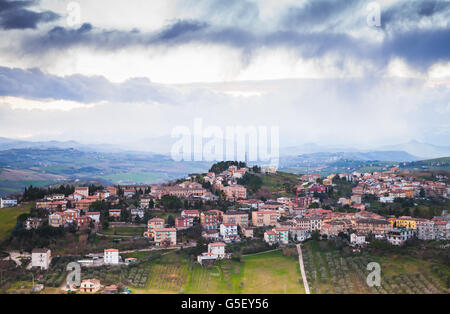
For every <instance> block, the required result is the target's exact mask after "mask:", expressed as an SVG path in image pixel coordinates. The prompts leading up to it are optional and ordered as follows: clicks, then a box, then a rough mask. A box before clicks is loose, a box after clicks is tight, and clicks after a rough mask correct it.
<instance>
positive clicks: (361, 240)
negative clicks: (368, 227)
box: [350, 233, 366, 245]
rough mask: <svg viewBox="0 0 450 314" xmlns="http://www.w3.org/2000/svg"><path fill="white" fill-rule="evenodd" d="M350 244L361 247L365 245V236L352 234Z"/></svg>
mask: <svg viewBox="0 0 450 314" xmlns="http://www.w3.org/2000/svg"><path fill="white" fill-rule="evenodd" d="M350 243H351V244H356V245H362V244H365V243H366V236H364V235H360V234H357V233H352V234H351V235H350Z"/></svg>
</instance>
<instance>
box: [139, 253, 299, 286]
mask: <svg viewBox="0 0 450 314" xmlns="http://www.w3.org/2000/svg"><path fill="white" fill-rule="evenodd" d="M149 268H150V278H149V282H148V285H147V287H146V288H145V289H142V288H140V289H132V291H133V293H191V294H205V293H207V294H214V293H219V294H229V293H234V294H263V293H282V294H283V293H304V288H303V282H302V280H301V275H300V270H299V265H298V260H297V258H296V257H288V256H284V255H283V254H282V252H281V251H273V252H267V253H262V254H254V255H249V256H244V257H242V260H241V261H240V262H238V261H232V260H223V261H220V262H218V263H217V264H216V265H213V266H209V267H203V266H201V265H199V264H197V263H190V262H189V261H188V260H187V258H186V257H183V256H182V255H180V254H176V253H170V254H167V255H165V256H163V257H162V258H161V260H158V261H157V262H151V263H149Z"/></svg>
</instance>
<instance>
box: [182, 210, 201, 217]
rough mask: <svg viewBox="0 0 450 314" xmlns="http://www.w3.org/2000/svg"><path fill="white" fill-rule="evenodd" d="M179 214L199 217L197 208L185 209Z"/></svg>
mask: <svg viewBox="0 0 450 314" xmlns="http://www.w3.org/2000/svg"><path fill="white" fill-rule="evenodd" d="M181 216H188V217H192V218H200V212H199V211H198V210H197V209H185V210H183V211H182V212H181Z"/></svg>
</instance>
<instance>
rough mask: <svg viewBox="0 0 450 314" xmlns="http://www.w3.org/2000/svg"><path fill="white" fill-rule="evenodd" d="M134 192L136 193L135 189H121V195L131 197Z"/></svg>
mask: <svg viewBox="0 0 450 314" xmlns="http://www.w3.org/2000/svg"><path fill="white" fill-rule="evenodd" d="M134 194H136V190H135V189H124V190H123V196H125V197H132V196H133V195H134Z"/></svg>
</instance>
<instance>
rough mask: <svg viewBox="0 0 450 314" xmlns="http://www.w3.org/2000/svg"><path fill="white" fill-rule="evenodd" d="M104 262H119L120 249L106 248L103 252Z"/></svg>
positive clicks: (111, 263)
mask: <svg viewBox="0 0 450 314" xmlns="http://www.w3.org/2000/svg"><path fill="white" fill-rule="evenodd" d="M103 262H104V263H105V264H108V265H117V264H119V250H117V249H106V250H105V251H104V253H103Z"/></svg>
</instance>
